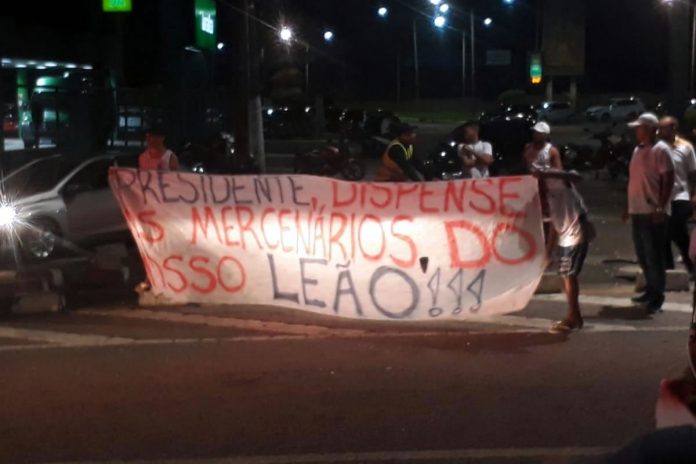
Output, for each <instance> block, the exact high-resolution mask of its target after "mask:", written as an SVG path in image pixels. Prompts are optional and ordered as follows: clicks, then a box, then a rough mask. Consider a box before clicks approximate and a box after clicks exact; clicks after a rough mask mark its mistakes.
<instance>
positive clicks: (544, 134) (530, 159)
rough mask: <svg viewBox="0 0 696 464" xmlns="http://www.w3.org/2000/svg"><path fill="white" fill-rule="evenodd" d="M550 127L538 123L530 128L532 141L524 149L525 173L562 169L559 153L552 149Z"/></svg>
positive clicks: (543, 123) (554, 148)
mask: <svg viewBox="0 0 696 464" xmlns="http://www.w3.org/2000/svg"><path fill="white" fill-rule="evenodd" d="M550 137H551V126H549V125H548V124H547V123H545V122H543V121H542V122H539V123H537V124H535V125H534V127H533V128H532V141H531V142H530V143H528V144H527V145H525V147H524V161H525V165H526V167H527V171H530V172H531V171H534V170H539V169H550V168H553V169H563V163H562V162H561V153H560V152H559V151H558V149H557V148H556V147H554V146H553V145H552V144H551V142H550V140H549V138H550Z"/></svg>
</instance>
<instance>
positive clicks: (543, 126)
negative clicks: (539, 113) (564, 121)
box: [532, 121, 551, 135]
mask: <svg viewBox="0 0 696 464" xmlns="http://www.w3.org/2000/svg"><path fill="white" fill-rule="evenodd" d="M532 130H533V131H534V132H538V133H540V134H546V135H549V134H551V126H549V125H548V124H547V123H545V122H544V121H542V122H538V123H536V124H535V125H534V127H532Z"/></svg>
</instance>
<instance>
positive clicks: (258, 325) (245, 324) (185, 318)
mask: <svg viewBox="0 0 696 464" xmlns="http://www.w3.org/2000/svg"><path fill="white" fill-rule="evenodd" d="M80 314H85V315H91V316H105V317H114V316H117V317H121V318H125V319H139V320H149V321H162V322H174V323H184V324H194V325H206V326H210V327H224V328H231V329H240V330H253V331H258V332H265V333H278V334H295V335H304V336H308V335H309V336H312V335H335V336H346V335H360V334H364V333H365V331H364V330H356V329H335V328H330V327H324V326H318V325H309V324H288V323H284V322H275V321H260V320H255V319H238V318H234V317H222V316H210V315H205V314H191V313H186V314H183V313H174V312H164V311H151V310H146V309H126V310H106V311H102V310H85V311H80Z"/></svg>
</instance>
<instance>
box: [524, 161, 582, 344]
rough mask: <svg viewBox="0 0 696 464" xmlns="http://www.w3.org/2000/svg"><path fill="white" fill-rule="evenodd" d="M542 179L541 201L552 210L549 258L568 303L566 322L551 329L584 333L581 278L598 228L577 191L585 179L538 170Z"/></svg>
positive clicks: (538, 174) (535, 172)
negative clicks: (559, 278)
mask: <svg viewBox="0 0 696 464" xmlns="http://www.w3.org/2000/svg"><path fill="white" fill-rule="evenodd" d="M533 174H534V176H535V177H536V178H538V179H539V180H540V182H539V188H540V189H541V193H542V195H541V198H543V201H545V202H546V207H548V212H549V219H550V223H551V227H550V228H549V237H548V240H547V244H546V246H547V253H548V256H549V259H550V260H551V259H552V260H553V262H554V263H555V264H556V265H557V266H558V274H559V275H560V276H561V278H562V279H563V290H564V292H565V294H566V298H567V300H568V313H567V314H566V317H565V319H563V320H562V321H559V322H556V323H555V324H553V325H552V326H551V329H550V332H551V333H570V332H573V331H575V330H580V329H582V327H583V324H584V321H583V318H582V314H581V313H580V301H579V296H580V285H579V283H578V276H579V275H580V272H582V267H583V264H584V263H585V258H586V257H587V250H588V246H589V242H590V241H591V240H592V239H593V238H594V237H592V236H591V235H593V232H592V231H593V230H594V228H593V227H591V225H590V223H589V221H588V220H587V208H586V207H585V203H584V201H583V199H582V197H581V196H580V194H579V193H578V191H577V190H576V189H575V184H576V183H578V182H580V181H582V177H581V176H580V175H579V174H578V173H577V172H574V171H570V172H566V171H563V170H561V169H554V168H548V169H537V170H534V171H533Z"/></svg>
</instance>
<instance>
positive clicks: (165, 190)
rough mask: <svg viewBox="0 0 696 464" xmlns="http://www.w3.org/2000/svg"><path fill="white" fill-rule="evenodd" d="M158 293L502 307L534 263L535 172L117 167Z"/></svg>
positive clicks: (117, 187) (415, 307)
mask: <svg viewBox="0 0 696 464" xmlns="http://www.w3.org/2000/svg"><path fill="white" fill-rule="evenodd" d="M110 182H111V187H112V189H113V192H114V194H115V195H116V197H117V198H118V200H119V202H120V204H121V207H122V209H123V212H124V215H125V217H126V220H127V221H128V224H129V226H130V229H131V231H132V233H133V235H134V237H135V240H136V242H137V244H138V247H139V249H140V253H141V255H142V258H143V261H144V263H145V268H146V270H147V273H148V276H149V279H150V282H151V285H152V287H153V291H154V292H155V293H157V294H162V295H164V296H165V297H167V298H168V299H170V300H171V301H172V302H176V303H189V302H193V303H213V304H245V305H278V306H285V307H290V308H296V309H302V310H305V311H312V312H316V313H321V314H325V315H333V316H340V317H347V318H358V319H377V320H380V319H381V320H432V319H465V318H471V317H474V316H477V315H491V314H501V313H509V312H512V311H516V310H519V309H522V308H523V307H525V306H526V305H527V303H528V302H529V300H530V299H531V297H532V295H533V293H534V290H535V289H536V286H537V284H538V282H539V279H540V277H541V274H542V272H543V265H544V242H543V233H542V219H541V210H540V206H539V197H538V190H537V182H536V180H534V179H533V178H531V177H507V178H496V179H485V180H471V181H452V182H435V183H402V184H398V183H391V184H376V183H352V182H342V181H338V180H334V179H327V178H319V177H311V176H206V175H196V174H189V173H166V172H156V171H136V170H132V169H112V171H111V173H110Z"/></svg>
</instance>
